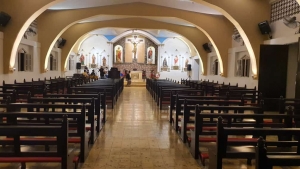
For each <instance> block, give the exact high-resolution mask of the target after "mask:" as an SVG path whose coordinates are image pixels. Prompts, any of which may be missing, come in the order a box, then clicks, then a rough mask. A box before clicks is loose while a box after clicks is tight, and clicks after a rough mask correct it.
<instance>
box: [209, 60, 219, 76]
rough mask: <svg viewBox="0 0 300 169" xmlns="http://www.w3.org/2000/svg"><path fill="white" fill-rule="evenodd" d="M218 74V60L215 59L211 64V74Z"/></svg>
mask: <svg viewBox="0 0 300 169" xmlns="http://www.w3.org/2000/svg"><path fill="white" fill-rule="evenodd" d="M218 73H219V60H218V59H216V60H214V61H213V63H212V69H211V74H213V75H218Z"/></svg>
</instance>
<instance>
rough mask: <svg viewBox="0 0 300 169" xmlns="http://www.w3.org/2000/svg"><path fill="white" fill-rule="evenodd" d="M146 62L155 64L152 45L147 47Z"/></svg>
mask: <svg viewBox="0 0 300 169" xmlns="http://www.w3.org/2000/svg"><path fill="white" fill-rule="evenodd" d="M147 64H155V48H154V47H153V46H150V47H148V48H147Z"/></svg>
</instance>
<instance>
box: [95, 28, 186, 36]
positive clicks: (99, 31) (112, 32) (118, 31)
mask: <svg viewBox="0 0 300 169" xmlns="http://www.w3.org/2000/svg"><path fill="white" fill-rule="evenodd" d="M140 30H143V31H145V32H148V33H150V34H151V35H153V36H155V37H166V38H169V37H181V36H180V35H178V34H176V33H174V32H171V31H167V30H157V29H140ZM126 31H132V29H127V28H101V29H97V30H94V31H92V32H90V34H98V35H115V36H117V35H120V34H121V33H123V32H126Z"/></svg>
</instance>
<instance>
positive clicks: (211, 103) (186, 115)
mask: <svg viewBox="0 0 300 169" xmlns="http://www.w3.org/2000/svg"><path fill="white" fill-rule="evenodd" d="M183 105H184V106H183V116H182V119H181V120H180V124H181V125H180V127H178V129H179V131H180V136H181V139H182V141H183V143H185V142H186V140H187V131H188V129H194V126H192V127H191V126H190V127H188V126H187V125H188V123H193V124H194V121H192V120H190V117H191V116H194V115H195V114H194V113H195V112H194V113H192V112H191V111H192V110H193V111H197V110H195V106H196V105H199V106H204V107H206V106H207V107H209V108H208V109H209V111H210V113H211V114H214V113H215V111H218V114H220V113H221V112H222V111H223V113H228V111H229V110H230V109H229V110H228V107H227V106H241V107H243V106H244V100H243V99H241V100H191V99H184V104H183ZM199 106H198V107H199ZM214 107H215V109H214ZM220 107H224V109H221V108H220ZM204 110H206V109H205V108H204V109H202V110H200V112H201V111H204ZM232 110H233V111H234V113H237V112H238V110H237V109H232ZM245 110H251V111H252V110H254V111H258V109H257V107H256V108H255V107H244V109H239V112H240V113H243V112H244V111H245ZM176 116H177V117H176V118H177V120H179V119H178V114H176ZM234 120H236V119H234ZM212 121H213V119H212V118H211V119H210V122H212ZM177 123H178V122H177Z"/></svg>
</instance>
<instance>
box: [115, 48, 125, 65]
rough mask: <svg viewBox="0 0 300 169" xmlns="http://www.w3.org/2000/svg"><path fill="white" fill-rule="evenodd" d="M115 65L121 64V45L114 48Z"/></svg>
mask: <svg viewBox="0 0 300 169" xmlns="http://www.w3.org/2000/svg"><path fill="white" fill-rule="evenodd" d="M114 50H115V57H114V60H115V63H123V47H122V46H121V45H117V46H115V49H114Z"/></svg>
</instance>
